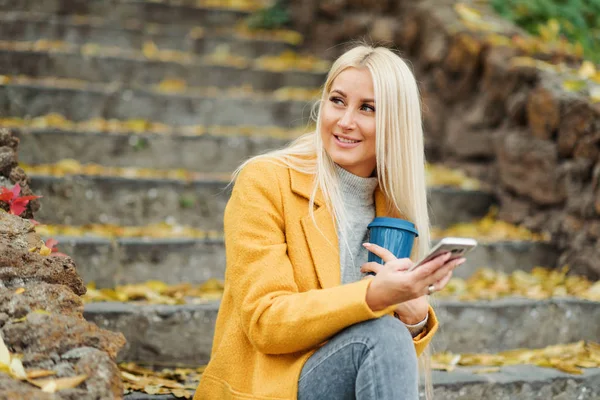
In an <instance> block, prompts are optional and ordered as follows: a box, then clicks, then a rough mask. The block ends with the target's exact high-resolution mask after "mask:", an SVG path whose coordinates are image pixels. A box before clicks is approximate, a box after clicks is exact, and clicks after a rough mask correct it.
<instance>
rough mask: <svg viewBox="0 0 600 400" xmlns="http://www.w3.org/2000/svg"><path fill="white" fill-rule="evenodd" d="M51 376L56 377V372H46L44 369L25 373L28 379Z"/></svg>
mask: <svg viewBox="0 0 600 400" xmlns="http://www.w3.org/2000/svg"><path fill="white" fill-rule="evenodd" d="M52 375H56V372H55V371H50V370H46V369H36V370H33V371H29V372H27V378H28V379H38V378H45V377H47V376H52Z"/></svg>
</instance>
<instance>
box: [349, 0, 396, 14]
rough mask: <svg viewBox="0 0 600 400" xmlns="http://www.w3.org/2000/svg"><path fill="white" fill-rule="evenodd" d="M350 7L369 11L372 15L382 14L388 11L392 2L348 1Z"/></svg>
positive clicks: (371, 0) (382, 0) (379, 0)
mask: <svg viewBox="0 0 600 400" xmlns="http://www.w3.org/2000/svg"><path fill="white" fill-rule="evenodd" d="M347 1H348V7H349V8H351V9H358V10H369V12H370V13H373V14H374V13H382V12H386V11H388V9H389V8H390V5H391V3H392V1H391V0H347Z"/></svg>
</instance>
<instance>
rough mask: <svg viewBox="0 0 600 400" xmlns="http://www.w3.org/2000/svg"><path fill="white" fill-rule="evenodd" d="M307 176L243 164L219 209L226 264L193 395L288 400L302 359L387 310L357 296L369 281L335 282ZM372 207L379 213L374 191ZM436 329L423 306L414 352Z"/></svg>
mask: <svg viewBox="0 0 600 400" xmlns="http://www.w3.org/2000/svg"><path fill="white" fill-rule="evenodd" d="M312 185H313V180H312V176H309V175H306V174H301V173H299V172H296V171H293V170H291V169H289V168H287V167H284V166H278V165H275V164H273V163H271V162H268V161H255V162H252V163H250V164H249V165H247V166H246V167H245V168H244V169H243V170H242V172H241V173H240V175H239V176H238V179H237V181H236V183H235V186H234V189H233V192H232V195H231V199H230V200H229V203H228V204H227V207H226V210H225V220H224V224H225V245H226V257H227V269H226V273H225V291H224V293H223V298H222V301H221V305H220V309H219V314H218V317H217V322H216V327H215V336H214V341H213V347H212V354H211V360H210V362H209V364H208V367H207V368H206V370H205V372H204V374H203V375H202V378H201V381H200V385H199V387H198V390H197V391H196V395H195V396H194V400H226V399H265V400H266V399H270V400H273V399H296V398H297V390H298V378H299V376H300V372H301V370H302V366H303V365H304V363H305V361H306V360H307V359H308V358H309V357H310V356H311V355H312V354H313V353H314V351H315V350H317V349H318V348H319V347H320V346H321V345H323V344H324V343H325V342H326V341H327V340H328V339H329V338H330V337H331V336H333V335H335V334H336V333H338V332H339V331H341V330H342V329H344V328H346V327H348V326H350V325H353V324H356V323H358V322H362V321H366V320H369V319H373V318H378V317H381V316H383V315H385V314H390V313H392V312H393V308H394V307H389V308H388V309H386V310H383V311H379V312H374V311H372V310H371V309H370V308H369V306H368V305H367V303H366V301H365V297H366V293H367V288H368V286H369V284H370V282H371V279H365V280H361V281H359V282H355V283H350V284H345V285H341V284H340V258H339V251H338V238H337V232H336V228H335V224H334V222H333V220H332V217H331V213H330V212H329V211H328V209H327V207H325V205H324V203H323V198H322V196H321V195H320V194H318V195H317V197H316V201H315V211H314V216H315V218H316V222H317V225H318V228H317V226H315V224H314V223H313V221H312V219H311V216H310V215H309V211H308V199H309V197H310V194H311V190H312ZM375 206H376V214H377V215H378V216H382V215H386V214H387V213H386V203H385V199H384V197H383V195H382V193H381V192H380V191H378V190H377V191H376V193H375ZM436 330H437V319H436V317H435V314H434V312H433V310H432V309H431V308H430V309H429V321H428V324H427V327H426V328H425V330H424V331H423V332H422V333H421V334H420V335H419V336H417V337H416V338H415V339H414V344H415V350H416V352H417V354H420V353H421V352H422V351H423V349H424V348H425V347H426V346H427V344H428V343H429V342H430V341H431V338H432V336H433V334H434V333H435V331H436Z"/></svg>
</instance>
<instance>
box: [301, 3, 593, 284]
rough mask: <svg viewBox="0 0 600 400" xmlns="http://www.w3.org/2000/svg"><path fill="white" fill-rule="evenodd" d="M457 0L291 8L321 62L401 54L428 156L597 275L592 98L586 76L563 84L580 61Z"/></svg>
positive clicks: (567, 259) (578, 268)
mask: <svg viewBox="0 0 600 400" xmlns="http://www.w3.org/2000/svg"><path fill="white" fill-rule="evenodd" d="M465 3H468V2H462V3H458V2H454V1H447V0H431V1H427V0H421V1H413V0H411V1H409V0H405V1H385V0H327V1H320V2H318V1H314V0H310V1H305V0H293V1H292V2H291V5H292V10H293V15H294V18H295V28H296V29H299V30H300V31H302V32H303V33H304V34H305V35H306V37H307V40H306V43H307V45H306V48H307V49H308V50H310V51H312V52H316V53H317V54H319V55H321V56H322V57H327V58H334V57H336V56H338V55H339V54H341V53H342V52H343V51H344V48H345V46H344V45H343V44H344V43H346V44H347V43H348V42H349V41H351V40H357V39H366V40H368V41H370V42H373V43H381V44H386V45H388V46H391V47H393V48H396V49H397V50H399V51H400V53H401V54H402V55H403V56H404V57H405V58H407V59H408V60H409V61H410V62H411V64H412V65H413V67H414V71H415V75H416V77H417V80H418V81H419V83H420V88H421V91H422V95H423V101H424V104H423V105H424V118H425V120H424V124H425V135H426V152H427V158H428V160H429V161H432V162H443V163H445V164H448V165H450V166H454V167H458V168H462V169H464V170H465V171H467V172H468V173H469V174H470V175H471V176H475V177H477V178H479V179H481V180H482V182H483V183H484V185H485V186H486V187H487V188H488V189H490V190H492V191H493V192H494V193H495V194H496V195H497V197H498V200H499V202H500V213H499V216H500V218H502V219H505V220H508V221H511V222H514V223H521V224H524V225H525V226H527V227H529V228H530V229H533V230H535V231H547V232H549V233H551V235H552V240H553V241H554V243H556V245H557V246H558V247H559V248H560V250H561V253H562V254H561V256H560V258H559V259H558V260H557V264H556V265H557V266H558V265H565V264H569V265H570V266H571V269H572V270H574V271H575V272H578V273H585V274H587V275H588V276H590V277H592V278H596V279H597V278H600V262H598V261H597V260H598V259H600V185H599V179H600V178H599V177H600V157H599V153H600V147H599V143H600V129H599V128H600V116H599V112H600V105H599V104H595V103H594V102H593V101H592V100H591V98H590V92H589V91H588V89H589V85H590V84H591V83H590V81H586V82H585V83H583V87H580V86H581V84H580V83H577V85H576V86H577V87H576V89H580V90H572V89H571V90H565V87H567V88H569V85H567V84H565V81H567V83H569V81H572V80H573V79H576V80H577V79H580V77H578V76H577V70H576V69H574V68H578V66H579V65H580V64H581V60H580V57H579V56H578V55H577V53H576V51H574V50H573V48H572V47H570V46H568V45H566V44H565V43H544V42H541V41H539V40H537V39H535V38H532V37H530V36H528V35H527V34H526V33H524V32H523V31H521V30H520V29H519V28H517V27H515V26H513V25H512V24H511V23H510V22H508V21H504V20H502V19H500V18H499V17H497V16H495V15H494V13H493V12H492V10H490V9H489V8H485V7H484V6H480V5H478V6H476V5H473V4H465ZM569 66H570V67H569Z"/></svg>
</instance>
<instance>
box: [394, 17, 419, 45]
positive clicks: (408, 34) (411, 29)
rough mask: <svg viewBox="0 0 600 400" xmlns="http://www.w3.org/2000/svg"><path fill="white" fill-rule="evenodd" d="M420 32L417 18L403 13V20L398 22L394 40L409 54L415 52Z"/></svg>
mask: <svg viewBox="0 0 600 400" xmlns="http://www.w3.org/2000/svg"><path fill="white" fill-rule="evenodd" d="M419 33H420V32H419V23H418V22H417V20H416V19H415V18H410V17H408V16H406V15H403V16H402V20H401V21H400V23H399V24H398V28H397V33H396V39H395V41H394V42H395V44H396V45H397V46H398V48H399V49H401V50H402V51H404V52H406V53H408V54H414V50H415V46H416V44H417V40H418V38H419Z"/></svg>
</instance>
